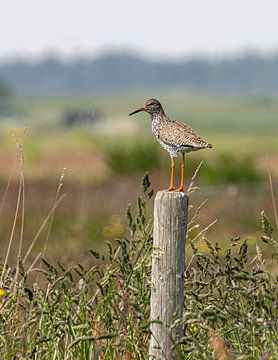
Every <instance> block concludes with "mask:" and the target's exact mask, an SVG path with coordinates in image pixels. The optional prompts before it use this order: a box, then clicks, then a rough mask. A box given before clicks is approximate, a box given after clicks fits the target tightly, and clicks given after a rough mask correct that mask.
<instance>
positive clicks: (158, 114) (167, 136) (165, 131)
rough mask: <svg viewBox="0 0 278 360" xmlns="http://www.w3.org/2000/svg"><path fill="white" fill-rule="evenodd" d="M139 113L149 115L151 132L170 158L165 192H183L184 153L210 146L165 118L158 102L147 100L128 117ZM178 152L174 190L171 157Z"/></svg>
mask: <svg viewBox="0 0 278 360" xmlns="http://www.w3.org/2000/svg"><path fill="white" fill-rule="evenodd" d="M140 111H146V112H147V113H149V114H150V115H151V118H152V132H153V134H154V136H155V137H156V139H157V141H158V142H159V143H160V145H162V146H163V148H164V149H165V150H167V151H168V153H169V155H170V156H171V169H172V170H171V181H170V186H169V188H168V189H167V190H165V191H184V153H188V152H191V151H197V150H201V149H206V148H211V147H212V145H211V144H209V143H207V142H206V141H204V140H203V139H202V138H200V136H199V135H197V134H196V133H195V132H194V130H193V129H192V128H191V127H190V126H189V125H187V124H185V123H183V122H181V121H178V120H174V119H171V118H169V117H168V116H166V115H165V112H164V110H163V108H162V106H161V104H160V102H159V101H158V100H156V99H150V100H147V101H146V102H145V104H144V106H143V107H142V108H140V109H138V110H135V111H133V112H132V113H130V114H129V115H133V114H136V113H138V112H140ZM179 152H180V153H182V154H183V158H182V172H181V186H180V187H179V188H178V189H175V187H174V185H173V180H174V168H175V164H174V160H173V157H174V156H177V153H179Z"/></svg>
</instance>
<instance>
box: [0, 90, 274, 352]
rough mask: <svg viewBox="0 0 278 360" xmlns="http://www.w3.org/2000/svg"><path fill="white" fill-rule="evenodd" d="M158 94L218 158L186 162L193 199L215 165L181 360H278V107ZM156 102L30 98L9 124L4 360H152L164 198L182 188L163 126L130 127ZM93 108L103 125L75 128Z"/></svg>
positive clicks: (198, 229) (4, 131) (196, 221)
mask: <svg viewBox="0 0 278 360" xmlns="http://www.w3.org/2000/svg"><path fill="white" fill-rule="evenodd" d="M158 94H159V96H157V97H159V98H160V99H161V101H162V102H163V99H165V101H164V102H165V103H167V106H165V110H166V112H167V113H168V114H169V115H171V116H173V117H176V118H179V119H184V120H185V121H186V122H188V123H189V124H190V125H192V127H193V128H195V129H196V130H197V131H198V133H200V134H201V135H202V137H204V138H205V139H207V140H208V141H209V142H211V143H213V145H214V148H213V150H211V151H203V152H199V153H196V154H192V155H188V157H187V159H186V183H187V186H188V185H189V183H190V181H191V180H190V179H191V178H192V175H193V174H194V172H195V170H196V168H197V167H198V166H199V164H200V163H201V162H202V164H201V166H200V168H199V171H198V176H197V177H196V179H195V182H194V184H195V186H196V191H194V193H193V194H192V195H191V196H190V205H191V209H190V217H191V220H192V222H191V223H190V227H189V231H188V238H187V248H186V256H187V263H188V267H187V272H186V275H187V276H186V283H185V313H184V317H183V326H184V337H183V339H182V344H181V353H180V358H181V359H211V358H212V357H213V351H214V357H215V358H216V359H220V358H221V357H220V356H224V355H225V356H226V358H227V359H232V358H238V359H260V358H261V359H275V358H277V357H278V345H277V343H278V342H277V330H276V329H277V252H278V245H277V230H278V229H277V227H276V225H277V224H276V222H275V210H274V204H275V194H276V193H277V176H278V170H277V169H278V167H277V163H278V142H277V135H278V121H277V117H278V102H277V101H276V99H275V98H265V97H260V96H253V97H241V98H239V97H235V96H234V97H224V96H223V97H214V96H210V97H208V96H205V95H197V94H187V93H183V92H181V91H177V90H175V91H172V92H168V93H166V92H165V93H161V92H158ZM148 95H149V94H147V95H146V94H144V97H143V95H142V94H140V93H134V94H122V95H118V96H106V97H104V96H103V97H91V98H60V99H50V98H18V99H16V100H15V102H14V109H13V113H12V114H9V115H5V116H3V117H2V127H1V135H0V139H1V157H0V169H1V174H0V184H1V187H0V191H1V193H0V195H1V198H2V205H1V208H0V219H1V229H0V234H1V249H2V251H1V260H0V261H1V268H0V270H1V273H2V276H1V284H0V285H1V286H0V287H1V289H0V308H1V310H0V317H1V325H0V326H1V335H0V336H1V337H0V354H1V358H3V359H17V358H18V359H21V358H22V359H23V358H27V359H28V358H30V359H50V358H51V359H73V358H78V359H146V356H147V351H148V339H149V332H148V328H149V320H148V317H149V295H150V286H151V284H150V259H151V250H152V227H151V224H152V218H151V216H152V206H153V193H154V194H155V192H156V191H157V190H159V189H163V188H165V187H166V186H167V185H168V181H169V159H168V155H167V154H166V153H165V151H164V150H163V149H160V147H159V145H158V144H157V143H156V142H155V139H154V138H153V137H152V135H151V130H150V120H149V118H148V117H147V116H144V115H142V116H137V117H135V118H129V117H128V116H127V114H128V113H129V112H130V111H132V110H134V109H136V108H137V107H139V106H140V105H141V104H142V102H143V101H144V99H145V97H146V96H147V97H148ZM150 96H151V95H150ZM89 108H96V109H97V110H98V111H99V112H100V113H102V114H103V117H102V118H101V119H100V120H99V121H98V122H96V123H95V124H93V125H92V126H84V127H74V128H66V127H65V126H64V124H63V122H62V119H63V116H64V115H65V113H66V112H67V111H69V110H72V109H89ZM146 171H148V172H149V175H148V177H146V176H145V177H144V179H145V180H144V182H143V187H142V186H141V178H142V176H143V175H144V174H145V172H146ZM177 171H178V166H177ZM177 174H178V173H177ZM269 174H271V179H272V185H273V189H272V191H271V185H270V182H269ZM149 180H150V182H151V185H150V183H149ZM178 180H179V178H177V181H178ZM140 189H143V193H142V194H141V195H139V196H138V195H137V194H138V193H139V192H141V190H140ZM151 189H153V191H151ZM273 198H274V201H273ZM129 203H131V205H130V206H129V205H128V204H129ZM127 209H128V210H127ZM271 224H272V225H271ZM9 246H10V248H9ZM7 255H8V256H7ZM1 291H2V292H1ZM134 329H135V330H136V331H134ZM215 334H217V336H215ZM224 339H225V340H226V345H225V343H224ZM217 348H220V349H222V350H221V351H222V352H221V351H220V350H219V351H220V352H219V353H217ZM221 354H222V355H221ZM223 354H224V355H223ZM233 354H234V355H233ZM271 356H272V357H271ZM224 358H225V357H223V359H224Z"/></svg>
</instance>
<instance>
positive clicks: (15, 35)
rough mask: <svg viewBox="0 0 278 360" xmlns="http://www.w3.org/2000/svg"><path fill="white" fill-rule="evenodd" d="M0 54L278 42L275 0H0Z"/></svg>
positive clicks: (182, 50)
mask: <svg viewBox="0 0 278 360" xmlns="http://www.w3.org/2000/svg"><path fill="white" fill-rule="evenodd" d="M0 3H1V8H0V10H1V11H0V58H2V59H3V58H7V57H10V56H13V55H27V56H29V55H30V56H35V57H38V56H41V55H42V54H45V53H49V52H56V53H59V54H61V55H70V56H74V55H76V54H78V53H86V54H92V55H95V54H98V53H99V52H100V51H104V50H106V49H108V48H114V49H119V50H125V49H130V48H131V49H134V50H137V51H138V52H142V53H143V54H149V55H151V56H153V55H155V56H157V57H160V56H169V57H175V56H184V55H192V54H196V53H198V54H208V55H219V54H220V55H221V54H223V53H224V54H227V53H228V54H229V53H232V52H235V51H239V50H242V49H245V50H246V49H259V50H261V51H273V50H278V20H277V18H278V0H191V1H186V0H171V1H170V0H169V1H166V0H160V1H159V0H155V1H152V0H140V1H139V0H138V1H137V0H136V1H132V0H110V1H103V0H99V1H94V0H7V1H5V0H0Z"/></svg>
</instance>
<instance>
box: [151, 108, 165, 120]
mask: <svg viewBox="0 0 278 360" xmlns="http://www.w3.org/2000/svg"><path fill="white" fill-rule="evenodd" d="M165 116H166V115H165V112H164V111H163V109H161V110H160V111H156V112H155V113H151V118H152V121H154V120H157V119H159V118H162V117H165Z"/></svg>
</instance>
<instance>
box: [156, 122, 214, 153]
mask: <svg viewBox="0 0 278 360" xmlns="http://www.w3.org/2000/svg"><path fill="white" fill-rule="evenodd" d="M158 132H159V137H160V138H161V139H162V140H163V141H164V142H165V143H166V144H169V145H176V146H192V147H194V148H203V147H207V146H208V145H209V144H208V143H207V142H206V141H204V140H203V139H202V138H200V136H199V135H197V134H196V133H195V132H194V130H193V129H192V128H191V127H190V126H189V125H187V124H185V123H183V122H181V121H178V120H174V119H169V120H168V121H165V122H163V125H162V126H161V127H160V128H159V129H158Z"/></svg>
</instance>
